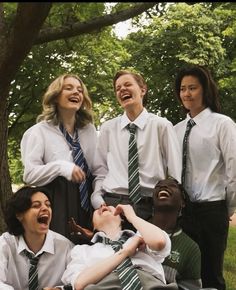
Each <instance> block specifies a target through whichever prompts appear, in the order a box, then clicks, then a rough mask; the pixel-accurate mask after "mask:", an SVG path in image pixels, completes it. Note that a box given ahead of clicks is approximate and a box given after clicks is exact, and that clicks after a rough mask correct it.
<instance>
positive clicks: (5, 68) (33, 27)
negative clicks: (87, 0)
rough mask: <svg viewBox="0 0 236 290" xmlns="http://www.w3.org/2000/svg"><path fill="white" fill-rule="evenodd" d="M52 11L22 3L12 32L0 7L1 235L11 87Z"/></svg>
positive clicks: (7, 181)
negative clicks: (8, 107)
mask: <svg viewBox="0 0 236 290" xmlns="http://www.w3.org/2000/svg"><path fill="white" fill-rule="evenodd" d="M50 8H51V4H49V3H19V4H18V8H17V12H16V16H15V19H14V22H13V24H12V28H9V27H8V26H7V24H6V23H5V22H4V20H5V19H4V14H3V6H2V4H1V5H0V35H1V36H0V47H1V52H0V106H1V109H0V140H1V141H0V156H1V158H0V202H1V208H0V233H1V232H3V231H4V230H5V228H4V222H3V212H2V210H3V208H4V206H5V202H6V200H7V199H8V198H9V197H10V195H11V194H12V189H11V179H10V173H9V168H8V157H7V138H8V132H7V130H8V112H7V98H8V95H9V89H10V83H11V81H12V80H13V79H14V76H15V74H16V72H17V70H18V69H19V68H20V66H21V64H22V62H23V61H24V59H25V57H26V56H27V54H28V53H29V51H30V49H31V47H32V45H33V42H34V40H35V38H36V37H37V35H38V32H39V30H40V28H41V26H42V25H43V23H44V21H45V19H46V17H47V15H48V13H49V11H50Z"/></svg>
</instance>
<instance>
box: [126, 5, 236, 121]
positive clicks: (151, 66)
mask: <svg viewBox="0 0 236 290" xmlns="http://www.w3.org/2000/svg"><path fill="white" fill-rule="evenodd" d="M232 4H233V3H231V5H228V4H227V5H226V4H222V5H214V4H212V3H205V4H204V3H202V4H195V5H187V4H186V3H177V4H173V5H170V6H169V7H168V9H167V11H166V13H164V14H163V15H161V16H155V17H153V18H152V20H151V21H150V23H149V25H148V26H146V27H145V28H143V29H142V31H139V32H138V33H132V34H130V35H129V37H128V38H127V39H126V40H125V42H126V44H125V45H126V48H127V50H128V51H129V53H130V54H131V55H132V57H131V58H130V60H129V63H128V65H129V66H132V67H134V68H135V69H137V70H139V71H141V72H142V73H143V75H144V76H146V78H147V80H148V84H149V88H150V89H149V101H148V109H149V110H150V111H153V112H154V113H159V114H160V115H162V116H165V117H167V118H168V119H170V120H171V121H172V122H173V123H174V124H175V123H177V122H178V121H179V120H180V119H181V118H183V117H184V115H183V114H182V111H181V110H180V108H179V106H178V103H177V101H176V98H175V96H174V92H173V84H174V77H175V75H176V72H177V70H178V69H179V68H180V67H182V66H183V65H184V64H186V63H193V64H196V63H198V64H202V65H207V66H208V67H209V68H210V69H211V71H212V73H213V74H214V77H215V79H216V80H217V81H218V84H219V86H220V90H221V101H222V105H223V113H226V114H227V115H229V116H231V117H232V118H233V119H235V120H236V111H235V106H232V103H235V100H234V99H235V98H234V93H233V91H235V86H236V79H235V70H236V62H235V54H236V31H235V27H236V20H235V19H236V18H235V17H236V10H235V5H232ZM137 47H138V48H139V49H137ZM125 65H127V63H124V64H123V66H125Z"/></svg>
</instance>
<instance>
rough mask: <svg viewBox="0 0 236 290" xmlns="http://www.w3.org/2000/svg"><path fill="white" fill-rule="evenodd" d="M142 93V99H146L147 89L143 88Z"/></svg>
mask: <svg viewBox="0 0 236 290" xmlns="http://www.w3.org/2000/svg"><path fill="white" fill-rule="evenodd" d="M141 92H142V93H141V95H142V97H144V96H145V95H146V92H147V88H146V87H143V88H141Z"/></svg>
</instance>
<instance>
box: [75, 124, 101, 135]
mask: <svg viewBox="0 0 236 290" xmlns="http://www.w3.org/2000/svg"><path fill="white" fill-rule="evenodd" d="M79 132H83V133H87V134H94V133H97V131H96V128H95V126H94V124H92V123H88V124H87V125H85V126H84V127H83V128H80V129H79Z"/></svg>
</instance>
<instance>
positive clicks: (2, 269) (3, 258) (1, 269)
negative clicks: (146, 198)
mask: <svg viewBox="0 0 236 290" xmlns="http://www.w3.org/2000/svg"><path fill="white" fill-rule="evenodd" d="M9 253H10V248H9V247H8V245H7V241H6V240H5V239H4V237H3V235H2V236H0V289H1V290H14V288H13V287H12V286H11V285H9V284H7V283H8V281H7V273H8V271H9V267H8V265H9Z"/></svg>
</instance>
